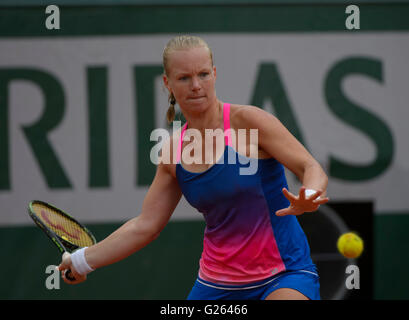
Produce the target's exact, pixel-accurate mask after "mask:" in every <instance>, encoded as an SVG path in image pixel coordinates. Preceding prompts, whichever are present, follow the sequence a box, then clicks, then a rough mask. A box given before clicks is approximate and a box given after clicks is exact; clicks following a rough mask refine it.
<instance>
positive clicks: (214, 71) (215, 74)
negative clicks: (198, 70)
mask: <svg viewBox="0 0 409 320" xmlns="http://www.w3.org/2000/svg"><path fill="white" fill-rule="evenodd" d="M213 74H214V78H215V79H216V78H217V72H216V66H213Z"/></svg>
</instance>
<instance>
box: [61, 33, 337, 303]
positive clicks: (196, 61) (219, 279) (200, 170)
mask: <svg viewBox="0 0 409 320" xmlns="http://www.w3.org/2000/svg"><path fill="white" fill-rule="evenodd" d="M163 66H164V75H163V81H164V84H165V86H166V88H167V89H168V90H169V102H170V107H169V110H168V114H167V117H168V120H169V121H172V120H173V117H174V114H175V104H176V103H177V104H178V105H179V107H180V109H181V112H182V113H183V116H184V117H185V119H186V124H185V125H184V127H183V128H181V130H179V131H178V132H177V133H176V134H174V135H173V136H172V137H171V138H170V139H169V140H168V141H167V143H166V145H165V146H164V147H163V149H162V157H163V159H165V158H168V159H170V160H171V161H168V162H167V163H165V162H164V161H163V162H161V163H159V164H158V166H157V171H156V174H155V177H154V180H153V182H152V184H151V186H150V188H149V190H148V192H147V194H146V196H145V199H144V202H143V205H142V211H141V212H140V214H139V215H138V216H137V217H136V218H133V219H131V220H129V221H128V222H126V223H125V224H124V225H122V226H121V227H120V228H119V229H118V230H116V231H114V232H113V233H112V234H111V235H109V236H108V237H107V238H105V239H104V240H102V241H101V242H99V243H97V244H95V245H93V246H91V247H88V248H83V249H80V250H78V251H76V252H75V253H73V254H71V255H70V254H65V255H63V259H62V262H61V264H60V266H59V269H60V270H61V271H63V270H66V269H71V271H72V273H73V275H74V276H75V278H76V279H77V280H76V281H69V280H68V279H66V278H65V276H64V272H62V274H63V279H64V281H66V282H67V283H79V282H82V281H84V280H85V279H86V275H87V273H89V272H91V271H93V270H95V269H97V268H101V267H103V266H106V265H109V264H112V263H115V262H117V261H119V260H122V259H124V258H126V257H128V256H129V255H131V254H133V253H134V252H136V251H138V250H140V249H141V248H143V247H144V246H146V245H148V244H149V243H150V242H152V241H153V240H155V239H156V238H157V237H158V236H159V234H160V232H161V231H162V229H163V228H164V227H165V225H166V224H167V222H168V221H169V219H170V217H171V215H172V213H173V211H174V209H175V208H176V206H177V204H178V202H179V200H180V198H181V196H182V194H183V195H184V197H185V198H186V200H187V201H188V202H189V203H190V204H191V205H192V206H193V207H195V208H196V209H197V210H198V211H199V212H201V213H202V214H203V215H204V218H205V220H206V229H205V232H204V241H203V252H202V256H201V259H200V262H199V265H200V266H199V271H198V277H197V280H196V282H195V284H194V285H193V288H192V290H191V292H190V294H189V295H188V299H194V300H205V299H234V300H237V299H246V300H248V299H271V300H272V299H285V300H288V299H320V293H319V276H318V273H317V268H316V266H315V265H314V263H313V262H312V260H311V257H310V248H309V245H308V242H307V239H306V236H305V234H304V232H303V230H302V229H301V227H300V225H299V223H298V221H297V218H296V216H297V215H300V214H303V213H305V212H313V211H316V210H317V209H318V207H319V205H321V204H324V203H326V202H327V201H328V200H329V199H328V198H327V197H326V196H325V194H326V187H327V183H328V179H327V176H326V174H325V172H324V171H323V169H322V168H321V166H320V165H319V163H318V162H317V161H316V160H315V159H314V158H313V157H312V156H311V155H310V153H309V152H308V151H307V150H306V149H305V148H304V147H303V146H302V145H301V144H300V143H299V142H298V141H297V140H296V139H295V138H294V136H293V135H291V133H290V132H289V131H288V130H287V129H286V128H285V127H284V126H283V125H282V124H281V123H280V121H279V120H278V119H277V118H276V117H274V116H273V115H272V114H270V113H268V112H266V111H263V110H262V109H260V108H257V107H254V106H246V105H238V104H233V103H227V102H222V101H221V100H219V99H218V97H217V96H216V91H215V83H216V78H217V74H216V67H215V66H214V65H213V55H212V52H211V50H210V48H209V46H208V45H207V44H206V42H204V40H202V39H201V38H198V37H193V36H178V37H176V38H173V39H171V40H170V41H169V43H168V44H167V46H166V47H165V50H164V52H163ZM189 129H196V130H197V131H196V132H199V133H200V135H202V138H203V139H201V141H205V133H206V130H209V129H213V130H216V129H221V130H222V132H224V144H223V147H222V148H217V145H216V147H214V146H212V147H211V148H207V147H205V146H204V145H203V148H200V150H201V151H203V152H202V153H201V156H199V159H202V161H193V162H192V161H185V160H186V157H185V156H186V155H188V156H189V155H191V152H190V151H192V150H193V149H192V148H190V149H189V150H190V151H188V152H183V151H184V149H186V150H187V149H188V148H186V146H187V145H188V143H189V142H190V141H185V139H184V135H185V134H186V132H188V130H189ZM239 129H244V130H245V132H246V133H248V132H249V131H250V130H251V129H256V130H257V133H258V135H257V137H258V139H257V142H256V143H254V141H252V139H250V138H249V137H247V139H238V138H236V137H237V136H238V135H237V134H236V133H237V132H238V130H239ZM173 146H176V148H175V150H177V152H176V154H173V153H171V152H170V150H174V148H173ZM240 150H246V151H245V152H240ZM249 150H256V152H255V153H254V152H253V153H252V155H254V154H255V156H252V157H249ZM228 157H230V160H229V161H227V159H228ZM196 159H197V157H196ZM205 159H212V161H205ZM220 159H226V160H225V161H220ZM231 159H236V160H237V161H231ZM243 159H244V160H253V161H256V164H257V170H256V171H255V172H254V173H253V174H241V171H240V169H242V167H243V165H242V163H243V162H244V161H243ZM284 166H285V167H286V168H288V169H289V170H291V171H292V172H293V173H294V174H295V175H296V176H297V177H298V178H299V180H300V181H301V183H302V187H301V188H300V190H299V191H298V192H296V193H295V194H293V193H291V192H289V191H288V186H287V182H286V178H285V173H284Z"/></svg>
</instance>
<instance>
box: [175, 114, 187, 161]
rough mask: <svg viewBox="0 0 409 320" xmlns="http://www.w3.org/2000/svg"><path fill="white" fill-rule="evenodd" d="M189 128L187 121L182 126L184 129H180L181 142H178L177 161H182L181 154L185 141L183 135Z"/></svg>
mask: <svg viewBox="0 0 409 320" xmlns="http://www.w3.org/2000/svg"><path fill="white" fill-rule="evenodd" d="M186 128H187V122H186V123H185V124H184V126H183V127H182V130H181V131H180V139H179V144H178V150H177V153H176V163H179V162H180V159H181V156H182V143H183V136H184V135H185V131H186Z"/></svg>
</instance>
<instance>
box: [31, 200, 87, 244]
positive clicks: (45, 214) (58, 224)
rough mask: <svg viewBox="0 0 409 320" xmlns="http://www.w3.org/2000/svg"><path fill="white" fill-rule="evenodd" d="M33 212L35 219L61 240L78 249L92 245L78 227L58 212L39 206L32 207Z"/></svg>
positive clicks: (82, 230) (84, 232)
mask: <svg viewBox="0 0 409 320" xmlns="http://www.w3.org/2000/svg"><path fill="white" fill-rule="evenodd" d="M33 210H34V212H35V214H36V215H37V217H38V218H39V219H41V221H42V222H43V223H44V224H45V225H46V226H47V227H48V228H50V229H51V230H52V231H53V232H54V233H55V234H56V235H58V236H59V237H60V238H62V239H63V240H66V241H69V242H71V243H72V244H74V245H77V246H79V247H87V246H91V245H92V244H93V243H94V241H93V239H92V238H91V237H90V236H89V235H88V233H87V232H86V231H85V230H84V229H83V228H82V227H81V226H80V225H78V224H77V223H75V222H74V221H72V220H70V219H69V218H67V217H66V216H64V215H63V214H61V213H59V212H58V211H56V210H52V209H51V208H48V207H46V206H43V205H41V204H35V205H33Z"/></svg>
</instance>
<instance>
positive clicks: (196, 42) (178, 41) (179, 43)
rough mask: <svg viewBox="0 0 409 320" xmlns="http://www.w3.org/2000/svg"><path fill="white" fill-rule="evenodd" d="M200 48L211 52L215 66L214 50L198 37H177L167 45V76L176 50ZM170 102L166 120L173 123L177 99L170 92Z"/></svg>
mask: <svg viewBox="0 0 409 320" xmlns="http://www.w3.org/2000/svg"><path fill="white" fill-rule="evenodd" d="M198 47H205V48H207V49H208V50H209V55H210V61H211V63H212V66H213V53H212V50H211V49H210V47H209V45H208V44H207V43H206V41H204V40H203V39H202V38H200V37H197V36H189V35H181V36H177V37H174V38H172V39H170V40H169V42H168V43H167V44H166V47H165V49H164V50H163V69H164V73H165V75H167V76H168V75H169V73H168V71H169V69H168V66H169V55H170V53H171V52H173V51H176V50H187V49H192V48H198ZM168 102H169V108H168V111H167V113H166V119H167V120H168V123H171V122H172V121H173V120H174V118H175V104H176V99H175V96H174V95H173V93H170V92H169V96H168Z"/></svg>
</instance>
